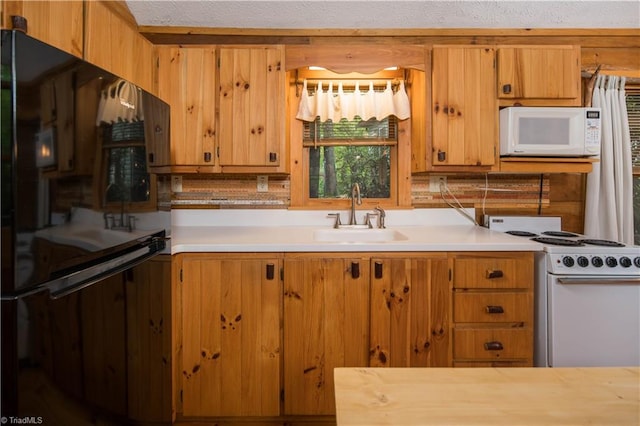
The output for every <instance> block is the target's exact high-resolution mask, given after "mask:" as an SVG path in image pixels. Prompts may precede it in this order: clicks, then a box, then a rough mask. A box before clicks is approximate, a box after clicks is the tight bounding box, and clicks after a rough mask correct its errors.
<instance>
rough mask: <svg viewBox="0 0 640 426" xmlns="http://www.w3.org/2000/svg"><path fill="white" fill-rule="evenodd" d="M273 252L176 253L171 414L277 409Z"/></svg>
mask: <svg viewBox="0 0 640 426" xmlns="http://www.w3.org/2000/svg"><path fill="white" fill-rule="evenodd" d="M281 265H282V259H281V257H279V256H266V257H255V256H251V255H238V256H235V255H232V254H224V255H209V254H205V255H199V254H186V255H178V256H176V257H175V259H174V267H177V268H178V271H179V272H178V274H179V282H178V285H177V287H178V288H177V289H176V295H177V299H178V300H177V303H178V305H179V307H178V308H177V312H175V313H174V315H176V314H177V318H176V319H177V321H178V324H177V327H176V331H177V336H176V337H177V339H178V340H179V341H178V342H176V343H175V346H174V348H177V351H178V353H177V354H176V355H177V359H176V360H175V362H176V368H177V369H178V371H177V373H178V374H177V376H176V386H177V387H178V389H177V395H179V401H178V407H177V412H178V414H180V415H181V416H182V417H207V416H209V417H217V416H277V415H279V414H280V379H281V378H280V375H281V371H280V370H281V349H280V348H281V341H280V338H281V329H280V321H281V318H282V308H281V306H282V279H281V276H280V269H281Z"/></svg>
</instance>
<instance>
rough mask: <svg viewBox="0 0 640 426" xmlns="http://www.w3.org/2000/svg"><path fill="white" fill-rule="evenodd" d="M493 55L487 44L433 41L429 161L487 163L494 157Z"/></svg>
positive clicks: (491, 162) (438, 163)
mask: <svg viewBox="0 0 640 426" xmlns="http://www.w3.org/2000/svg"><path fill="white" fill-rule="evenodd" d="M494 61H495V48H494V47H491V46H486V47H479V46H455V47H454V46H434V48H433V53H432V75H431V90H432V92H431V93H432V104H431V116H432V126H433V128H432V132H433V133H432V134H433V137H432V165H434V166H483V167H487V166H492V165H494V164H495V163H496V158H497V157H496V152H497V149H496V147H497V142H498V137H497V135H498V134H497V122H498V104H497V99H496V95H495V85H496V80H495V68H494Z"/></svg>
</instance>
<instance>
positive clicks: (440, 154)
mask: <svg viewBox="0 0 640 426" xmlns="http://www.w3.org/2000/svg"><path fill="white" fill-rule="evenodd" d="M446 160H447V153H446V152H445V151H440V150H438V161H440V162H443V161H446Z"/></svg>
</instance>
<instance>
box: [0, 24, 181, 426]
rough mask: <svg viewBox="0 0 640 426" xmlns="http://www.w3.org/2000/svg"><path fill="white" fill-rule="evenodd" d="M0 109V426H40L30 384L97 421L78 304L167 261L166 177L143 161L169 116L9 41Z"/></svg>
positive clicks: (116, 86) (111, 82) (18, 40)
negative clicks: (48, 388) (25, 423)
mask: <svg viewBox="0 0 640 426" xmlns="http://www.w3.org/2000/svg"><path fill="white" fill-rule="evenodd" d="M1 101H2V104H1V113H2V121H1V136H2V151H1V154H2V157H1V163H2V164H1V166H2V170H1V175H0V186H1V189H2V196H1V200H0V201H1V214H2V217H1V220H2V251H1V256H2V292H1V295H2V307H1V309H2V342H1V343H2V406H1V408H2V413H1V415H2V418H3V419H14V420H15V419H16V418H18V419H22V418H24V417H25V416H26V417H28V418H29V421H40V422H43V423H46V420H47V419H42V418H41V416H39V413H38V411H37V409H35V412H34V411H33V410H30V409H29V407H28V404H25V401H27V400H29V398H30V397H31V396H32V395H28V394H27V393H28V392H34V386H35V388H36V389H37V385H34V380H35V382H36V383H38V382H37V381H38V380H43V381H46V383H48V384H51V385H52V386H54V387H56V388H58V389H57V390H56V391H59V395H62V396H63V397H64V398H69V399H70V400H72V401H73V403H75V404H81V405H82V404H87V405H90V406H92V407H94V408H96V409H103V410H104V411H105V412H109V411H110V410H111V407H104V406H102V407H101V405H103V404H101V401H100V400H97V401H96V400H95V398H93V400H89V399H91V398H87V394H86V389H85V388H86V383H88V382H90V381H92V380H93V382H94V383H98V382H97V380H98V379H96V378H92V377H90V375H91V374H92V372H91V370H90V369H88V368H86V366H83V362H84V361H83V360H84V359H85V358H83V356H82V353H83V351H88V350H90V349H91V348H88V347H87V345H88V344H89V343H88V341H89V340H92V341H94V342H95V341H96V340H95V339H99V338H101V336H100V335H97V336H96V335H95V333H94V335H93V336H91V337H92V338H91V339H83V338H82V336H83V335H84V336H87V330H86V329H84V330H83V327H86V326H87V324H91V323H92V321H93V319H92V318H91V317H90V316H91V314H92V311H91V309H86V308H84V309H83V308H82V304H83V301H85V300H86V299H87V296H86V295H87V293H88V292H89V291H92V289H95V288H97V287H99V286H103V285H107V284H105V283H107V282H111V283H113V282H114V277H115V282H116V285H120V284H119V281H118V279H119V278H118V277H120V276H124V275H125V274H126V273H127V271H130V270H131V268H133V267H135V266H138V265H140V264H141V263H142V262H145V261H147V260H148V259H150V258H151V257H153V256H156V255H158V254H160V253H163V252H166V251H167V239H168V231H169V230H170V226H171V224H170V220H171V219H170V206H167V205H164V206H163V205H161V204H160V203H159V202H158V200H159V199H160V197H159V196H158V188H159V186H160V182H162V180H163V179H165V178H167V177H166V176H164V177H163V176H159V175H156V174H155V173H154V172H153V168H151V167H150V166H149V164H148V163H149V161H148V160H149V156H150V155H152V154H151V153H150V149H149V147H150V144H153V146H154V147H157V146H158V145H159V144H160V145H161V144H168V143H169V106H168V105H167V104H166V103H165V102H163V101H161V100H160V99H158V98H156V97H155V96H153V95H152V94H150V93H148V92H146V91H145V90H143V89H141V88H140V87H137V86H136V85H135V84H133V83H131V82H129V81H127V80H125V79H122V78H119V77H118V76H116V75H113V74H112V73H110V72H107V71H105V70H103V69H101V68H98V67H96V66H94V65H92V64H90V63H88V62H86V61H84V60H82V59H80V58H77V57H75V56H72V55H70V54H68V53H66V52H64V51H61V50H59V49H57V48H55V47H52V46H50V45H47V44H45V43H42V42H40V41H38V40H36V39H34V38H32V37H30V36H28V35H27V34H25V33H23V32H21V31H16V30H13V31H9V30H3V31H2V98H1ZM169 204H170V203H169ZM123 282H124V284H123V285H126V280H123ZM110 285H113V284H110ZM103 314H104V313H103ZM107 320H108V319H107ZM116 320H117V321H121V319H114V321H116ZM100 321H105V318H104V317H102V318H101V319H100ZM98 334H99V333H98ZM52 336H54V337H52ZM55 336H58V337H55ZM59 336H67V337H66V338H65V339H61V338H60V337H59ZM69 336H72V337H69ZM104 338H105V339H108V338H109V337H107V336H105V337H104ZM122 344H124V343H123V342H111V341H106V342H102V344H101V347H104V348H109V347H116V346H122ZM34 377H35V379H34ZM27 378H28V379H27ZM26 380H30V383H26V382H25V381H26ZM98 386H99V384H98ZM125 391H126V389H125ZM125 401H126V398H125ZM111 411H116V412H115V413H113V414H114V415H115V417H116V418H118V416H124V417H126V413H123V412H122V411H123V407H119V408H117V409H115V410H111ZM125 411H126V407H125Z"/></svg>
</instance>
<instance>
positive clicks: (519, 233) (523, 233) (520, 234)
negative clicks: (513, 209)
mask: <svg viewBox="0 0 640 426" xmlns="http://www.w3.org/2000/svg"><path fill="white" fill-rule="evenodd" d="M505 234H511V235H515V236H516V237H536V236H537V235H538V234H534V233H533V232H529V231H507V232H505Z"/></svg>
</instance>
